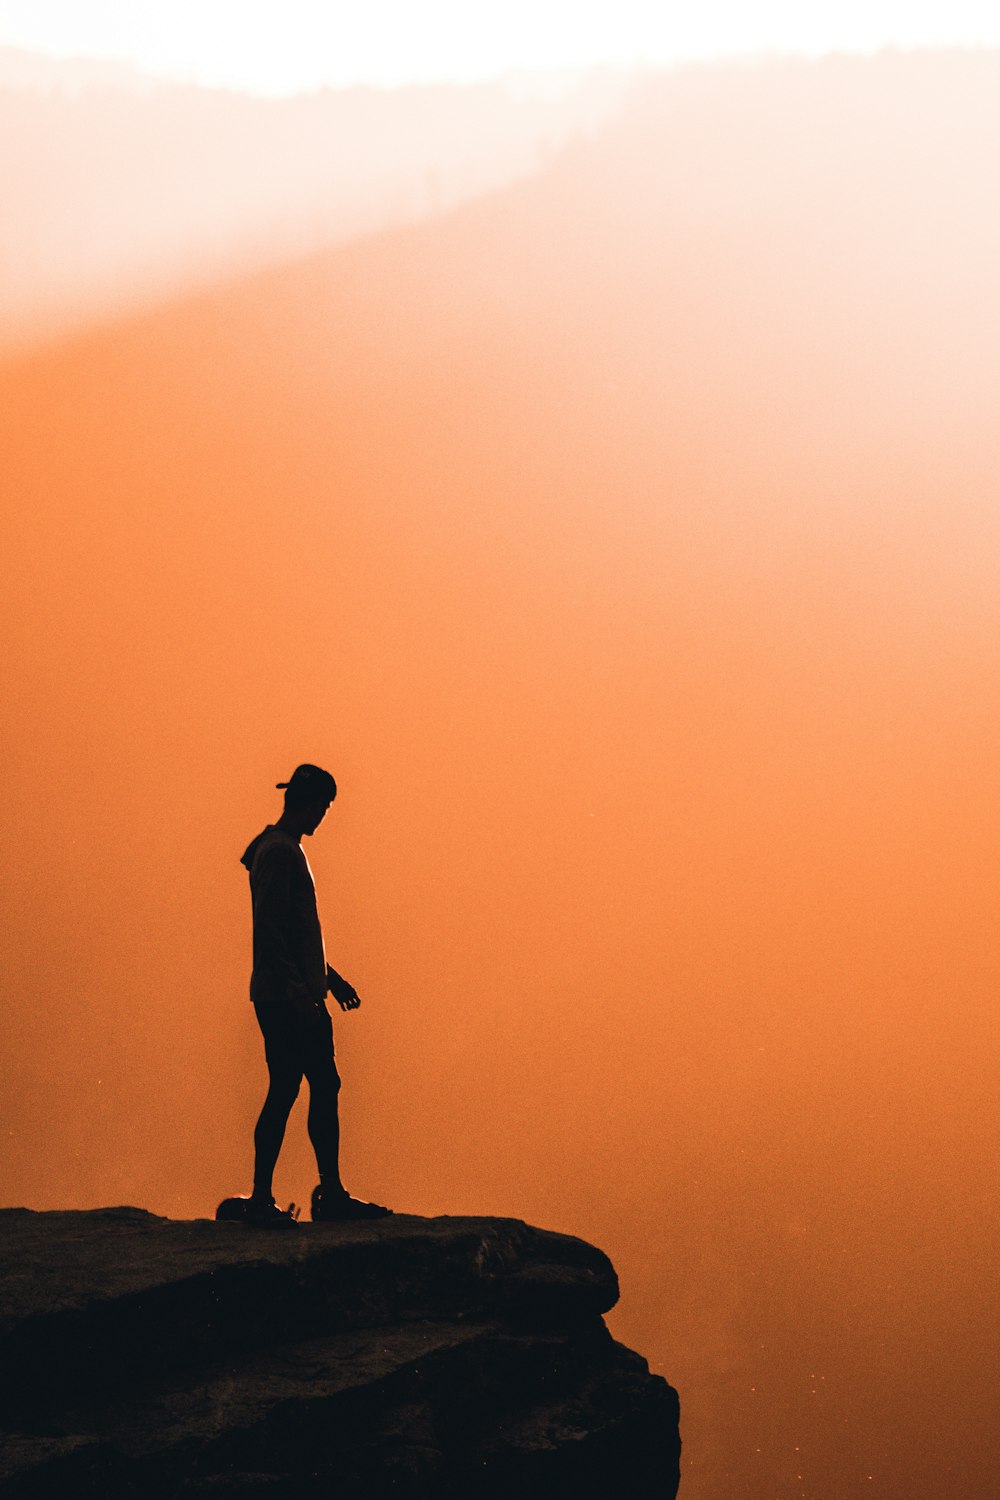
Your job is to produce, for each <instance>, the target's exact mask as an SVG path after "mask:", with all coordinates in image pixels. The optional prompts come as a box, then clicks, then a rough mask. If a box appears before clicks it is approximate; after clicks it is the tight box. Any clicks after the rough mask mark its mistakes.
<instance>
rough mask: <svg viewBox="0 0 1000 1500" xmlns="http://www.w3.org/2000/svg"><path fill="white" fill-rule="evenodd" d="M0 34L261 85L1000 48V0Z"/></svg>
mask: <svg viewBox="0 0 1000 1500" xmlns="http://www.w3.org/2000/svg"><path fill="white" fill-rule="evenodd" d="M0 44H6V45H11V46H19V47H25V48H29V49H34V50H38V51H43V52H48V53H51V54H54V55H57V56H73V55H76V56H89V57H105V58H113V59H116V60H121V61H125V62H130V63H133V64H135V65H136V66H137V67H139V68H141V69H143V70H145V71H147V72H153V73H159V74H165V75H167V76H169V77H174V78H182V79H186V80H188V81H192V82H199V83H203V84H210V85H215V86H224V87H231V88H238V89H243V90H246V91H249V92H254V93H261V94H283V93H295V92H299V91H302V90H308V89H313V88H317V87H320V86H323V85H331V86H338V85H344V84H351V83H358V82H363V83H370V84H376V85H383V86H393V85H397V84H401V83H412V82H430V81H437V80H452V81H456V82H464V81H471V80H474V79H477V78H483V77H488V76H490V75H493V74H496V73H501V72H504V71H507V70H509V69H512V68H520V67H528V68H531V67H538V68H558V67H585V66H588V65H592V64H598V63H606V64H613V65H629V64H636V63H637V64H656V63H669V62H673V61H682V60H686V59H692V58H699V57H718V56H732V55H733V54H737V55H738V54H754V53H761V52H789V53H800V54H805V55H816V54H821V53H823V52H829V51H838V50H840V51H860V52H866V51H877V50H879V49H880V48H883V47H886V46H897V47H900V48H916V47H944V46H996V45H1000V7H998V6H997V5H996V4H995V0H955V3H944V0H931V3H927V4H923V5H919V4H918V5H914V4H913V3H912V0H842V3H840V4H833V3H829V0H823V3H816V4H810V5H803V4H802V3H801V0H760V3H757V4H755V5H753V6H748V5H746V3H745V0H703V3H702V4H700V5H698V6H697V7H694V6H691V5H690V4H689V3H685V0H675V3H664V4H660V5H657V6H655V7H654V6H651V5H650V4H649V0H599V3H594V0H506V3H505V4H504V5H503V6H502V7H501V6H500V5H494V6H489V7H488V6H486V5H484V4H482V3H476V0H472V3H470V0H422V3H421V4H420V5H414V4H413V3H412V0H365V3H364V4H358V3H357V0H351V3H344V0H281V3H280V4H279V3H277V0H0Z"/></svg>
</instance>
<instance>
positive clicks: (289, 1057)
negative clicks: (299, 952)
mask: <svg viewBox="0 0 1000 1500" xmlns="http://www.w3.org/2000/svg"><path fill="white" fill-rule="evenodd" d="M254 1008H255V1010H256V1012H257V1020H258V1022H259V1024H260V1029H261V1032H262V1033H263V1036H264V1054H265V1056H266V1058H267V1072H268V1089H267V1098H266V1099H265V1100H264V1107H263V1109H262V1110H261V1112H260V1117H259V1118H258V1120H257V1125H256V1128H255V1130H254V1133H253V1144H254V1169H253V1196H254V1198H255V1199H258V1200H262V1201H267V1202H270V1200H271V1197H272V1194H273V1187H272V1183H273V1179H274V1168H275V1166H276V1164H277V1161H278V1153H279V1152H280V1150H281V1143H282V1141H283V1140H284V1139H285V1126H286V1125H287V1124H288V1116H289V1115H290V1114H291V1110H292V1105H293V1104H294V1103H295V1100H296V1098H297V1097H298V1092H299V1086H300V1084H301V1083H302V1059H301V1055H300V1047H299V1044H298V1038H297V1035H296V1033H297V1029H298V1028H297V1026H296V1022H297V1019H298V1018H297V1017H296V1016H295V1014H294V1013H293V1012H292V1010H291V1007H290V1006H285V1005H281V1004H273V1005H258V1006H255V1007H254Z"/></svg>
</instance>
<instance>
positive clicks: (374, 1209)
mask: <svg viewBox="0 0 1000 1500" xmlns="http://www.w3.org/2000/svg"><path fill="white" fill-rule="evenodd" d="M303 1066H304V1070H305V1075H306V1077H307V1078H308V1080H309V1139H310V1140H311V1141H312V1143H313V1150H314V1151H315V1152H316V1165H317V1166H318V1167H319V1176H320V1184H319V1187H318V1188H316V1189H315V1190H314V1192H313V1195H312V1216H313V1219H314V1220H317V1219H319V1220H322V1219H381V1218H384V1217H385V1215H386V1214H388V1213H390V1212H391V1210H390V1209H388V1208H383V1207H382V1205H381V1204H379V1203H363V1202H361V1200H360V1199H358V1198H352V1197H351V1196H350V1194H349V1193H348V1191H347V1189H346V1188H345V1187H344V1185H343V1183H342V1182H341V1180H340V1163H339V1160H338V1157H339V1152H340V1120H339V1118H338V1114H337V1099H338V1095H339V1093H340V1075H339V1074H338V1072H337V1064H336V1062H335V1061H334V1055H333V1022H332V1021H331V1020H330V1016H329V1013H328V1012H326V1011H325V1009H324V1011H322V1012H319V1013H318V1015H317V1020H316V1025H315V1027H313V1026H312V1025H311V1024H310V1030H309V1047H308V1051H307V1053H306V1056H305V1057H304V1058H303Z"/></svg>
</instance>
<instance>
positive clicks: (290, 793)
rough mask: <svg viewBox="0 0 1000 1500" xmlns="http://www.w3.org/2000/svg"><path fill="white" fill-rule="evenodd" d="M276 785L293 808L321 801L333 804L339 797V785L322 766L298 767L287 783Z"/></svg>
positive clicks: (282, 782) (280, 782)
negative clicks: (337, 796)
mask: <svg viewBox="0 0 1000 1500" xmlns="http://www.w3.org/2000/svg"><path fill="white" fill-rule="evenodd" d="M275 784H276V786H277V787H278V789H279V791H283V792H284V794H285V802H286V803H287V804H288V805H290V806H292V807H302V806H303V805H304V804H305V803H306V802H319V801H321V800H323V801H327V802H332V801H333V799H334V797H336V795H337V783H336V782H335V781H334V779H333V777H332V776H331V775H330V773H329V771H324V770H323V768H322V767H321V766H310V765H303V766H296V767H295V770H294V771H293V772H292V774H291V776H290V777H289V778H288V780H287V781H279V782H276V783H275Z"/></svg>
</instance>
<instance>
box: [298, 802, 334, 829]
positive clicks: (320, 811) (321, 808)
mask: <svg viewBox="0 0 1000 1500" xmlns="http://www.w3.org/2000/svg"><path fill="white" fill-rule="evenodd" d="M329 810H330V800H329V798H326V797H324V798H323V799H322V801H320V802H310V803H308V804H307V806H305V807H304V808H303V809H302V815H303V817H304V819H305V825H304V827H303V829H302V832H303V833H305V834H312V833H315V832H316V830H317V828H318V827H319V825H320V824H321V823H322V821H323V819H324V818H325V817H326V815H327V813H328V812H329Z"/></svg>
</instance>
